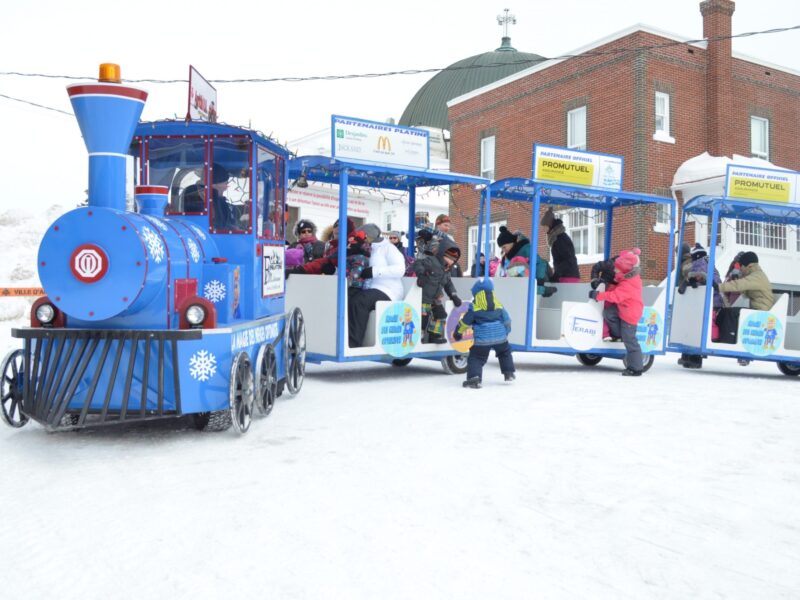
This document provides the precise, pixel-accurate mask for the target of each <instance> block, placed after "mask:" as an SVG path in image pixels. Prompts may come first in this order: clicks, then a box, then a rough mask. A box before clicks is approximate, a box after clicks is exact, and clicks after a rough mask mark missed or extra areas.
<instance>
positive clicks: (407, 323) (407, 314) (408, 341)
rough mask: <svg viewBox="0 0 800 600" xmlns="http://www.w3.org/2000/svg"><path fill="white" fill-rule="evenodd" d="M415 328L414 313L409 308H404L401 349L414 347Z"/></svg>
mask: <svg viewBox="0 0 800 600" xmlns="http://www.w3.org/2000/svg"><path fill="white" fill-rule="evenodd" d="M416 329H417V326H416V325H414V313H413V312H412V310H411V307H410V306H406V307H405V309H404V310H403V344H402V346H403V347H406V346H411V347H413V346H414V331H416Z"/></svg>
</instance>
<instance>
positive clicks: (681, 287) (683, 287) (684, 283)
mask: <svg viewBox="0 0 800 600" xmlns="http://www.w3.org/2000/svg"><path fill="white" fill-rule="evenodd" d="M688 285H689V284H688V282H687V281H686V280H685V279H684V280H683V281H681V284H680V285H679V286H678V293H679V294H685V293H686V288H687V287H688Z"/></svg>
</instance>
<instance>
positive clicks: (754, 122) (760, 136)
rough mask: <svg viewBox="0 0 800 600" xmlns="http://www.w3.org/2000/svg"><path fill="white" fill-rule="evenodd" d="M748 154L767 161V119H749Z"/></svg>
mask: <svg viewBox="0 0 800 600" xmlns="http://www.w3.org/2000/svg"><path fill="white" fill-rule="evenodd" d="M750 154H752V155H753V156H756V157H758V158H763V159H764V160H769V119H762V118H761V117H750Z"/></svg>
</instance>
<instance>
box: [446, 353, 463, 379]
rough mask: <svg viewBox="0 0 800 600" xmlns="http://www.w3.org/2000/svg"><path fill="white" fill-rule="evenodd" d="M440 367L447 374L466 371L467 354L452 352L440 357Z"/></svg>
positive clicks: (457, 373)
mask: <svg viewBox="0 0 800 600" xmlns="http://www.w3.org/2000/svg"><path fill="white" fill-rule="evenodd" d="M442 368H443V369H444V372H445V373H447V374H448V375H462V374H464V373H466V372H467V355H466V354H453V355H451V356H445V357H444V358H443V359H442Z"/></svg>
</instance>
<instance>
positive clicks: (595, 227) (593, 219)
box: [564, 208, 606, 262]
mask: <svg viewBox="0 0 800 600" xmlns="http://www.w3.org/2000/svg"><path fill="white" fill-rule="evenodd" d="M605 223H606V214H605V211H602V210H590V209H588V208H573V209H571V210H569V211H567V212H566V213H565V214H564V226H565V228H566V230H567V233H568V234H569V236H570V237H571V238H572V244H573V245H574V246H575V254H576V255H578V257H579V259H580V257H583V258H584V259H586V260H588V259H589V258H596V257H597V255H602V254H603V251H604V249H605V232H606V225H605ZM583 262H585V261H583Z"/></svg>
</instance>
